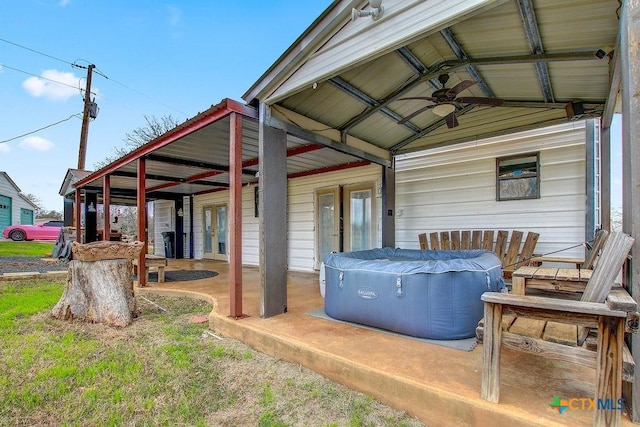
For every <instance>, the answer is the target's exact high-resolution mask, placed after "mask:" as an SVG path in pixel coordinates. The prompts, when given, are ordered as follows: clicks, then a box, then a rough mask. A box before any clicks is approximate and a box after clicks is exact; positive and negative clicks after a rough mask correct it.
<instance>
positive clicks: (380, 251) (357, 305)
mask: <svg viewBox="0 0 640 427" xmlns="http://www.w3.org/2000/svg"><path fill="white" fill-rule="evenodd" d="M324 268H325V281H326V285H325V312H326V313H327V314H328V315H329V316H331V317H333V318H336V319H340V320H345V321H350V322H355V323H361V324H364V325H368V326H374V327H378V328H382V329H387V330H391V331H394V332H398V333H402V334H406V335H411V336H416V337H420V338H431V339H462V338H470V337H472V336H474V334H475V329H476V326H477V324H478V321H479V320H480V319H481V318H482V316H483V314H484V307H483V304H482V301H481V299H480V296H481V295H482V294H483V293H484V292H488V291H492V292H503V291H504V289H505V288H504V280H503V279H502V265H501V263H500V260H499V259H498V257H497V256H496V254H495V253H493V252H491V251H484V250H463V251H428V250H426V251H423V250H413V249H393V248H376V249H371V250H367V251H357V252H344V253H332V254H329V255H327V257H325V259H324Z"/></svg>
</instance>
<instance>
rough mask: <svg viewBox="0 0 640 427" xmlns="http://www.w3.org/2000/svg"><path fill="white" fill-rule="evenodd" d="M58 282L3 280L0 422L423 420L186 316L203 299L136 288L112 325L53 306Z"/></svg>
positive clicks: (201, 306)
mask: <svg viewBox="0 0 640 427" xmlns="http://www.w3.org/2000/svg"><path fill="white" fill-rule="evenodd" d="M18 246H20V245H18ZM63 289H64V283H63V282H57V281H43V280H30V281H16V282H0V336H2V339H0V425H55V426H59V425H78V426H80V425H83V426H84V425H95V426H98V425H99V426H109V425H111V426H117V425H185V426H186V425H188V426H205V425H206V426H298V425H308V426H383V425H388V426H419V425H422V424H420V423H419V422H417V421H416V420H414V419H412V418H410V417H409V416H407V414H406V413H403V412H399V411H395V410H392V409H390V408H388V407H386V406H384V405H382V404H380V403H378V402H376V401H375V400H373V399H371V398H370V397H367V396H365V395H363V394H360V393H357V392H354V391H352V390H349V389H347V388H345V387H343V386H341V385H338V384H335V383H332V382H330V381H328V380H327V379H325V378H323V377H322V376H320V375H317V374H315V373H313V372H311V371H309V370H308V369H306V368H303V367H301V366H299V365H293V364H290V363H286V362H283V361H281V360H278V359H275V358H272V357H270V356H267V355H265V354H262V353H259V352H257V351H254V350H253V349H251V348H250V347H247V346H245V345H244V344H242V343H240V342H238V341H235V340H232V339H228V338H225V337H219V336H217V335H215V334H213V333H212V332H211V331H210V330H208V328H207V326H206V324H201V323H193V322H191V319H192V318H193V317H194V316H195V315H201V314H205V313H208V312H209V311H210V306H209V305H208V304H206V303H203V302H201V301H193V300H190V299H186V298H168V297H155V296H145V297H144V298H142V297H139V298H138V308H139V311H140V315H139V317H138V318H137V319H136V321H135V322H134V323H133V324H132V325H130V326H128V327H126V328H121V329H116V328H111V327H107V326H104V325H101V324H86V323H82V322H69V321H60V320H56V319H53V318H51V317H50V316H49V315H48V313H49V310H50V309H51V308H52V307H53V305H54V304H55V303H56V302H57V301H58V300H59V299H60V296H61V295H62V291H63Z"/></svg>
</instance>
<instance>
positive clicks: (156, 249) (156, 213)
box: [153, 200, 178, 257]
mask: <svg viewBox="0 0 640 427" xmlns="http://www.w3.org/2000/svg"><path fill="white" fill-rule="evenodd" d="M174 211H175V204H174V202H173V200H158V201H156V202H154V203H153V221H154V227H153V229H154V232H153V253H154V254H155V255H160V256H164V255H165V249H164V239H163V237H162V233H163V232H165V231H173V232H175V230H176V229H175V224H174V223H173V218H174V213H175V212H174ZM176 238H178V237H177V236H176ZM173 256H174V257H175V242H174V254H173Z"/></svg>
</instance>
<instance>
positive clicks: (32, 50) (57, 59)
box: [0, 37, 73, 65]
mask: <svg viewBox="0 0 640 427" xmlns="http://www.w3.org/2000/svg"><path fill="white" fill-rule="evenodd" d="M0 41H3V42H5V43H9V44H12V45H14V46H17V47H19V48H22V49H25V50H28V51H31V52H33V53H37V54H38V55H42V56H46V57H47V58H51V59H55V60H56V61H60V62H64V63H65V64H71V62H70V61H65V60H64V59H60V58H56V57H55V56H52V55H49V54H46V53H43V52H40V51H38V50H35V49H31V48H30V47H26V46H23V45H21V44H18V43H15V42H12V41H9V40H7V39H3V38H1V37H0ZM71 65H73V64H71Z"/></svg>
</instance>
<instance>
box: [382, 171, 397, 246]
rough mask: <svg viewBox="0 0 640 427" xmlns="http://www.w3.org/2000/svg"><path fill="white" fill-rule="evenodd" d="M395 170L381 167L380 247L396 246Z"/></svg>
mask: <svg viewBox="0 0 640 427" xmlns="http://www.w3.org/2000/svg"><path fill="white" fill-rule="evenodd" d="M395 219H396V170H395V168H393V167H390V168H388V167H385V166H382V246H383V247H385V246H386V247H390V248H394V247H395V246H396V220H395Z"/></svg>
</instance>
